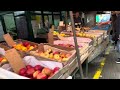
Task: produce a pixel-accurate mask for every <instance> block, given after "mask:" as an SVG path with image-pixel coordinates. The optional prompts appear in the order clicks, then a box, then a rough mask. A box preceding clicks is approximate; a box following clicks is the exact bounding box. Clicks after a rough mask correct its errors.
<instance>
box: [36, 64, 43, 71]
mask: <svg viewBox="0 0 120 90" xmlns="http://www.w3.org/2000/svg"><path fill="white" fill-rule="evenodd" d="M34 69H35V70H40V71H42V69H43V67H42V66H40V65H36V66H35V67H34Z"/></svg>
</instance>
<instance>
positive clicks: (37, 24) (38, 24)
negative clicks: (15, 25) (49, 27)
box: [31, 15, 43, 38]
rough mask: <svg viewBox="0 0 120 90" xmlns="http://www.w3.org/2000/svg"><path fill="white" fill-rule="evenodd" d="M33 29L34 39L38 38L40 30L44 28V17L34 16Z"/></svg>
mask: <svg viewBox="0 0 120 90" xmlns="http://www.w3.org/2000/svg"><path fill="white" fill-rule="evenodd" d="M31 17H32V21H31V23H32V28H33V33H34V37H35V38H36V37H37V34H38V32H39V31H38V30H39V29H40V28H42V27H43V22H42V16H41V15H32V16H31Z"/></svg>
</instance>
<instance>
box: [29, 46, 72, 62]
mask: <svg viewBox="0 0 120 90" xmlns="http://www.w3.org/2000/svg"><path fill="white" fill-rule="evenodd" d="M30 53H31V54H33V55H36V56H41V57H44V58H48V59H50V60H53V61H54V60H55V61H58V62H66V61H68V60H69V57H70V56H71V55H72V54H70V53H66V52H63V51H53V50H52V49H50V48H49V49H47V50H46V51H44V52H42V51H40V52H38V50H36V51H31V52H30Z"/></svg>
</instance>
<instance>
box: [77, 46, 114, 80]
mask: <svg viewBox="0 0 120 90" xmlns="http://www.w3.org/2000/svg"><path fill="white" fill-rule="evenodd" d="M111 50H113V46H111V45H109V46H108V47H107V49H106V52H105V54H106V56H104V57H103V56H102V55H99V56H98V57H96V58H95V59H94V60H93V61H92V62H90V63H89V66H88V79H101V77H102V75H103V71H105V70H104V69H105V66H106V64H107V63H108V62H106V61H108V59H109V58H108V57H112V56H111V53H110V52H111ZM113 53H114V52H113ZM85 69H86V68H85V64H83V71H84V75H85ZM79 78H80V77H79V72H77V74H76V79H79Z"/></svg>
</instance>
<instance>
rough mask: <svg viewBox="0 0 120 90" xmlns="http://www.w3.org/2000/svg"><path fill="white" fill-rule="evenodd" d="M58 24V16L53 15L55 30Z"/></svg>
mask: <svg viewBox="0 0 120 90" xmlns="http://www.w3.org/2000/svg"><path fill="white" fill-rule="evenodd" d="M59 22H60V15H54V26H55V28H57V27H58V26H59Z"/></svg>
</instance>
